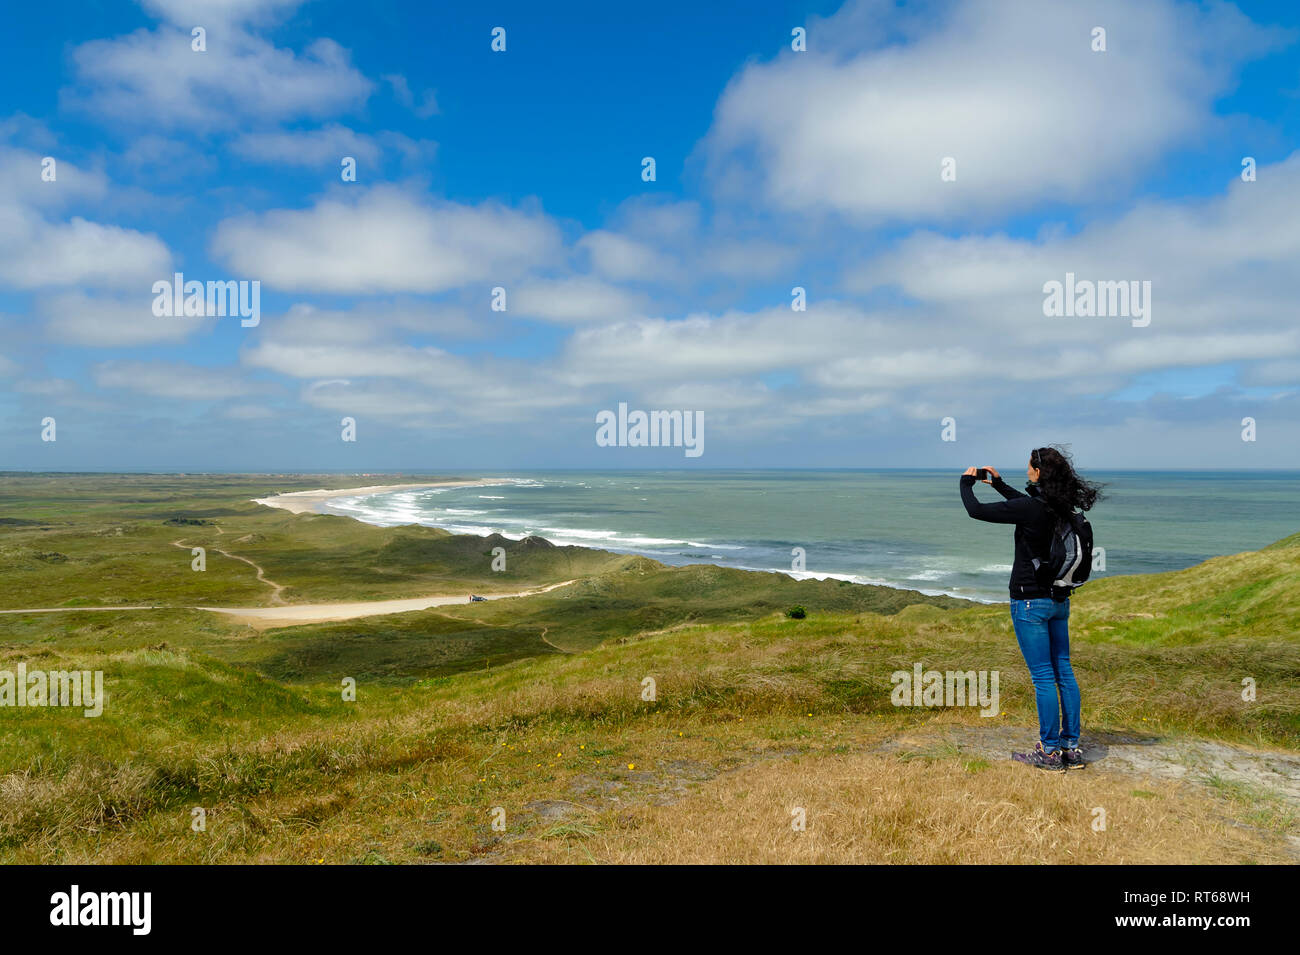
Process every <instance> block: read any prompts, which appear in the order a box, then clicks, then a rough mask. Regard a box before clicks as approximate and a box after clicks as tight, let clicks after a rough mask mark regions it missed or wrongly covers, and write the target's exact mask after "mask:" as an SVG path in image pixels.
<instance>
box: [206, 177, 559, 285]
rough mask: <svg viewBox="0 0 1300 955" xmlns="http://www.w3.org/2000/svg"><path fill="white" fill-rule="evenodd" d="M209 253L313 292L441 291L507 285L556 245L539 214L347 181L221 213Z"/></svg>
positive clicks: (546, 258) (544, 260)
mask: <svg viewBox="0 0 1300 955" xmlns="http://www.w3.org/2000/svg"><path fill="white" fill-rule="evenodd" d="M212 247H213V252H214V254H215V255H217V256H218V257H220V258H222V259H224V260H225V261H226V262H227V263H228V264H229V266H230V268H231V269H232V270H233V271H235V272H237V273H239V274H240V275H245V276H250V277H255V278H259V279H261V280H262V281H263V282H264V283H266V284H267V285H271V286H274V287H276V288H281V289H292V290H309V291H313V292H351V293H362V294H364V293H383V292H439V291H445V290H447V289H452V288H461V287H464V286H468V285H472V284H478V283H482V284H484V285H485V287H484V289H483V295H484V301H486V300H487V295H488V291H489V288H490V287H491V286H495V285H505V284H507V283H508V282H509V281H510V280H511V279H513V278H515V277H517V276H518V275H519V274H521V273H522V272H524V271H526V270H528V269H531V268H533V267H537V266H542V265H546V264H548V263H550V262H552V261H554V260H555V259H556V258H557V257H558V256H559V254H560V252H561V249H562V242H561V239H560V234H559V230H558V229H557V228H556V227H555V225H554V224H553V223H552V222H551V221H550V220H549V219H547V218H546V217H545V216H544V215H542V214H540V213H532V214H530V213H524V212H519V211H516V210H514V209H510V208H507V207H505V206H501V205H497V204H495V203H483V204H481V205H477V206H468V205H461V204H459V203H454V202H445V201H442V202H439V201H427V200H425V199H423V198H421V197H418V196H416V195H414V194H409V193H405V192H402V191H401V190H399V189H396V188H393V187H390V186H379V187H375V188H374V189H368V190H363V189H361V188H355V189H343V190H341V191H340V192H337V193H335V194H334V195H333V196H331V197H330V198H326V199H322V200H321V201H320V202H318V203H317V204H316V205H315V206H313V207H312V208H310V209H305V210H301V211H299V210H284V209H282V210H275V211H272V212H268V213H265V214H262V215H250V216H241V217H238V218H235V219H227V220H225V221H224V222H222V223H221V224H220V225H219V226H218V228H217V232H216V236H215V238H214V240H213V243H212Z"/></svg>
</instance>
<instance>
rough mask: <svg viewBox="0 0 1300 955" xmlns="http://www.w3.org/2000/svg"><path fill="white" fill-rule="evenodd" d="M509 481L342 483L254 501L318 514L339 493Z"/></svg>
mask: <svg viewBox="0 0 1300 955" xmlns="http://www.w3.org/2000/svg"><path fill="white" fill-rule="evenodd" d="M508 483H510V482H508V481H501V480H497V479H495V478H484V479H482V480H474V481H432V482H426V483H424V484H371V485H368V486H367V487H341V488H336V489H335V490H333V491H327V490H325V489H324V488H320V489H318V490H315V491H287V492H285V493H284V494H276V495H274V496H272V497H258V498H254V499H253V503H254V504H262V505H264V506H266V507H278V508H280V509H281V510H285V511H288V512H289V513H290V514H314V513H316V508H317V507H318V506H319V505H321V504H324V503H325V502H326V501H331V500H333V499H334V498H339V497H361V496H363V495H366V494H384V493H386V492H388V491H413V490H416V489H421V488H430V487H495V486H497V485H500V484H508Z"/></svg>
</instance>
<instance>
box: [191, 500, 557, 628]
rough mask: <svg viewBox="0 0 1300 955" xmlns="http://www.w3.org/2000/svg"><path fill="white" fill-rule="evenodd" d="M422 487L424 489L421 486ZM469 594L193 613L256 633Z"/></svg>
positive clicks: (525, 593)
mask: <svg viewBox="0 0 1300 955" xmlns="http://www.w3.org/2000/svg"><path fill="white" fill-rule="evenodd" d="M420 486H423V485H420ZM571 583H573V581H572V580H564V581H561V582H560V583H558V584H551V585H550V586H548V587H536V588H534V589H532V590H521V591H518V592H517V593H508V594H483V597H484V598H485V599H487V600H506V599H508V598H510V597H530V596H532V595H533V594H545V593H550V592H551V591H552V590H558V589H559V588H560V587H567V586H569V584H571ZM469 602H470V599H469V595H468V594H455V595H449V596H436V597H409V598H399V599H396V600H354V601H350V602H347V603H330V604H291V605H288V606H284V607H193V608H191V609H193V610H207V611H210V612H212V613H220V614H226V615H227V616H230V617H232V618H234V619H235V620H237V621H238V622H240V623H246V624H248V625H249V626H251V627H253V628H254V629H255V630H267V629H270V628H271V627H292V626H295V625H297V624H304V623H327V622H332V621H336V620H354V619H356V618H357V617H375V616H382V615H385V614H392V613H410V612H411V611H412V610H428V609H429V608H431V607H447V606H451V605H453V604H468V603H469Z"/></svg>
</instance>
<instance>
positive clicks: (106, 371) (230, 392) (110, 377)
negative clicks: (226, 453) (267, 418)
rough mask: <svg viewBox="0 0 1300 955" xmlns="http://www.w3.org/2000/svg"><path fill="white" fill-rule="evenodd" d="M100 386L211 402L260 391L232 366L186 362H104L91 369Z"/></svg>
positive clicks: (150, 394)
mask: <svg viewBox="0 0 1300 955" xmlns="http://www.w3.org/2000/svg"><path fill="white" fill-rule="evenodd" d="M91 375H92V377H93V378H94V380H95V383H96V384H97V385H99V386H100V387H101V388H120V389H124V390H126V391H133V392H136V393H137V394H142V395H149V396H152V397H156V398H170V399H184V400H195V401H211V400H214V399H221V398H240V397H246V396H248V395H249V394H251V393H253V392H255V391H258V390H261V389H260V386H254V385H251V384H249V383H248V382H246V381H243V380H242V379H241V378H240V377H239V376H238V373H237V371H236V370H235V369H231V368H206V367H203V366H200V365H192V364H189V363H185V362H175V363H172V362H144V361H107V362H100V363H99V364H97V365H95V366H94V368H93V369H92V370H91Z"/></svg>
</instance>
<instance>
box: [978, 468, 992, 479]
mask: <svg viewBox="0 0 1300 955" xmlns="http://www.w3.org/2000/svg"><path fill="white" fill-rule="evenodd" d="M988 479H989V469H988V468H976V469H975V480H977V481H987V480H988Z"/></svg>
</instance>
